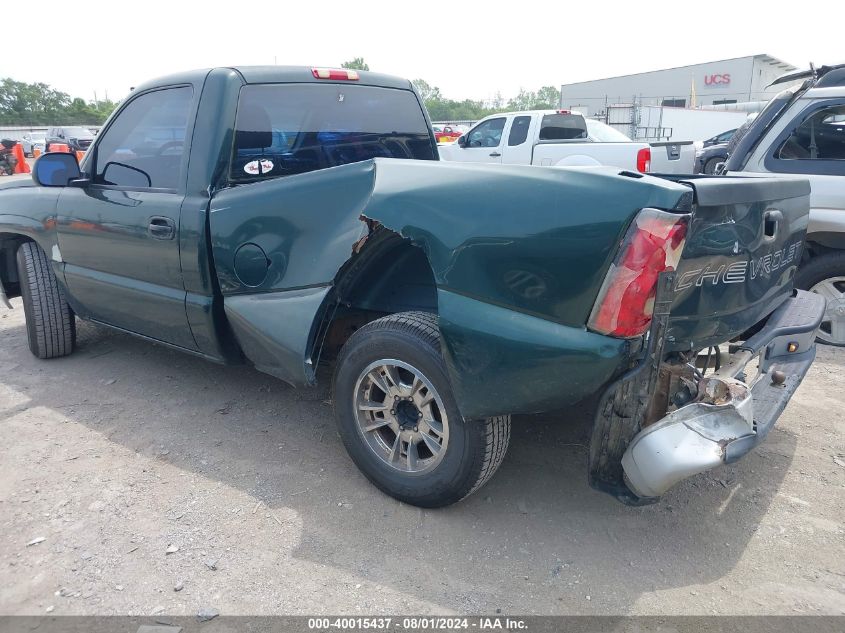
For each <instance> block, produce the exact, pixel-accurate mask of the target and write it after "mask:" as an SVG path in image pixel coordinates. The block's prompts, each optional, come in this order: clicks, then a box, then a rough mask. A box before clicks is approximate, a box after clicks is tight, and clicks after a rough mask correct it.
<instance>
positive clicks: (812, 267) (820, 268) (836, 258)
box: [795, 251, 845, 347]
mask: <svg viewBox="0 0 845 633" xmlns="http://www.w3.org/2000/svg"><path fill="white" fill-rule="evenodd" d="M795 287H796V288H800V289H801V290H810V291H812V292H816V293H818V294H820V295H822V296H823V297H824V298H825V299H827V311H826V312H825V315H824V319H823V320H822V325H821V328H820V330H819V335H818V338H817V339H816V340H817V341H819V342H820V343H826V344H828V345H836V346H837V347H845V252H842V251H835V252H831V253H825V254H823V255H818V256H817V257H814V258H812V259H811V260H809V261H808V262H805V263H803V264H801V266H800V267H799V268H798V272H797V273H796V274H795Z"/></svg>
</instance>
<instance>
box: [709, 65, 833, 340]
mask: <svg viewBox="0 0 845 633" xmlns="http://www.w3.org/2000/svg"><path fill="white" fill-rule="evenodd" d="M795 79H804V82H803V83H802V84H801V85H800V86H797V87H793V88H790V89H787V90H784V91H783V92H781V93H780V94H778V95H777V96H775V97H774V99H772V100H771V101H770V102H769V104H768V105H767V106H766V108H765V109H764V110H763V111H762V112H761V113H760V114H759V116H758V117H757V119H756V120H755V121H754V123H752V124H751V125H750V127H749V128H748V130H747V132H746V133H745V135H744V136H743V137H742V138H741V140H739V141H738V143H737V144H736V148H735V149H733V151H731V152H730V156H729V157H728V160H727V163H726V165H725V168H726V171H727V173H729V174H732V173H752V174H766V175H767V176H774V177H783V178H792V177H794V176H801V177H802V178H808V179H809V181H810V183H811V186H812V194H811V196H810V219H809V225H808V227H807V247H806V248H805V249H804V254H803V261H802V263H801V267H800V268H799V269H798V273H797V275H796V277H795V284H796V286H797V287H799V288H803V289H805V290H811V291H813V292H817V293H819V294H822V295H823V296H824V297H825V298H826V299H827V313H826V314H825V319H824V322H823V323H822V326H821V329H820V331H819V338H820V340H822V341H824V342H825V343H830V344H832V345H839V346H845V65H840V66H822V67H820V68H818V69H813V70H809V71H804V72H799V73H791V74H789V75H785V76H784V77H783V78H781V79H779V80H778V81H776V82H775V83H782V82H785V81H793V80H795Z"/></svg>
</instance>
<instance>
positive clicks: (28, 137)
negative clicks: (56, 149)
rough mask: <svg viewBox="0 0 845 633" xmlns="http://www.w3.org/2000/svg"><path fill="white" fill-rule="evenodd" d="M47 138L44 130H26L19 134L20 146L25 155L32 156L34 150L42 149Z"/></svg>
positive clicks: (41, 150)
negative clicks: (21, 134)
mask: <svg viewBox="0 0 845 633" xmlns="http://www.w3.org/2000/svg"><path fill="white" fill-rule="evenodd" d="M46 140H47V133H46V132H26V133H25V134H24V135H23V136H21V148H22V149H23V153H24V155H25V156H34V155H35V150H36V149H37V150H38V151H40V152H43V151H44V147H45V142H46Z"/></svg>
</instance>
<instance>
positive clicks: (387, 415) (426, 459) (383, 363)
mask: <svg viewBox="0 0 845 633" xmlns="http://www.w3.org/2000/svg"><path fill="white" fill-rule="evenodd" d="M353 406H354V408H355V418H356V421H357V423H358V424H357V425H358V432H359V433H360V434H361V437H362V438H363V439H364V442H365V443H366V444H367V446H368V447H369V448H370V450H371V451H372V452H373V453H374V454H375V455H376V456H377V457H378V458H379V459H380V460H381V461H382V462H384V463H385V464H387V465H388V466H390V467H391V468H394V469H395V470H398V471H400V472H404V473H407V474H414V475H417V474H422V473H425V472H428V471H430V470H432V469H433V468H435V467H436V466H437V465H438V464H439V463H440V462H441V461H442V459H443V456H444V454H445V453H446V448H447V446H448V443H449V418H448V415H447V414H446V408H445V407H444V405H443V399H442V398H441V397H440V394H439V393H438V392H437V390H436V389H435V388H434V385H432V384H431V381H430V380H428V378H426V377H425V375H424V374H423V373H422V372H421V371H420V370H419V369H417V368H416V367H414V366H412V365H410V364H409V363H406V362H404V361H400V360H396V359H389V358H385V359H380V360H377V361H375V362H373V363H370V364H369V365H368V366H367V367H366V368H365V369H364V370H363V371H362V372H361V374H360V375H359V377H358V381H357V382H356V384H355V393H354V395H353Z"/></svg>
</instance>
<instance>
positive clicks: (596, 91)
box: [561, 55, 797, 116]
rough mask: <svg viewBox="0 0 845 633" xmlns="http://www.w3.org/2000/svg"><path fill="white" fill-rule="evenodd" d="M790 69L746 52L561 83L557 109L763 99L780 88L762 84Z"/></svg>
mask: <svg viewBox="0 0 845 633" xmlns="http://www.w3.org/2000/svg"><path fill="white" fill-rule="evenodd" d="M794 70H797V69H796V67H795V66H793V65H792V64H788V63H786V62H784V61H781V60H780V59H776V58H774V57H772V56H771V55H751V56H748V57H735V58H733V59H723V60H720V61H715V62H706V63H703V64H693V65H692V66H679V67H677V68H667V69H665V70H654V71H651V72H645V73H637V74H635V75H624V76H622V77H610V78H608V79H596V80H593V81H582V82H579V83H573V84H563V85H562V86H561V107H563V108H574V109H576V110H578V111H580V112H583V113H584V114H587V115H593V116H601V115H603V114H604V113H605V111H606V108H607V106H608V105H613V104H619V103H637V104H640V105H657V106H661V105H662V106H673V107H679V108H694V107H698V106H709V105H720V104H723V105H724V104H735V103H736V104H740V103H746V102H754V101H766V100H768V99H770V98H771V97H772V96H774V95H775V94H777V92H779V91H780V90H782V89H783V86H775V87H772V88H767V86H768V85H769V84H770V83H772V82H773V81H774V80H775V79H776V78H778V77H779V76H781V75H783V74H784V73H787V72H791V71H794Z"/></svg>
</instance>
